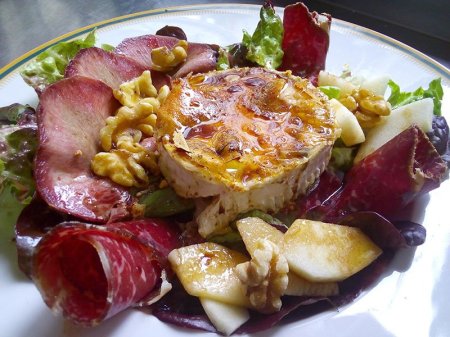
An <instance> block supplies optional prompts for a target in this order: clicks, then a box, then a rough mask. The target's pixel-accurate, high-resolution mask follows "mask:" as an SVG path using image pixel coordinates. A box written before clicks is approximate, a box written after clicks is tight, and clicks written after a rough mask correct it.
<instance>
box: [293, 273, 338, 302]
mask: <svg viewBox="0 0 450 337" xmlns="http://www.w3.org/2000/svg"><path fill="white" fill-rule="evenodd" d="M288 279H289V283H288V286H287V288H286V290H285V291H284V294H285V295H290V296H335V295H338V294H339V286H338V284H337V282H311V281H308V280H305V279H304V278H303V277H300V276H298V275H296V274H294V273H292V272H290V273H289V274H288Z"/></svg>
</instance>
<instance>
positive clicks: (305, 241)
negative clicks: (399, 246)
mask: <svg viewBox="0 0 450 337" xmlns="http://www.w3.org/2000/svg"><path fill="white" fill-rule="evenodd" d="M283 249H284V255H285V256H286V259H287V261H288V264H289V270H290V271H292V272H294V273H296V274H298V275H299V276H301V277H304V278H305V279H307V280H308V281H312V282H337V281H342V280H344V279H346V278H347V277H349V276H351V275H353V274H355V273H356V272H358V271H360V270H361V269H363V268H364V267H366V266H368V265H369V264H370V263H371V262H372V261H374V260H375V259H376V258H377V257H378V256H379V255H380V254H381V252H382V251H381V249H380V248H379V247H378V246H377V245H375V244H374V243H373V242H372V241H371V240H370V239H369V238H368V237H367V236H366V235H365V234H364V233H363V232H362V231H361V230H360V229H358V228H353V227H347V226H341V225H334V224H329V223H324V222H320V221H311V220H303V219H299V220H296V221H295V222H294V223H293V224H292V225H291V227H290V228H289V229H288V231H287V232H286V233H285V234H284V247H283Z"/></svg>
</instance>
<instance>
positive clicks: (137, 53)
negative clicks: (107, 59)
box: [115, 35, 217, 77]
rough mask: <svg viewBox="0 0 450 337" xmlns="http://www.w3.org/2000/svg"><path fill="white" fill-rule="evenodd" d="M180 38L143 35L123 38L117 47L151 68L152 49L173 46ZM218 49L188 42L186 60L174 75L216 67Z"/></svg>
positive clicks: (120, 51)
mask: <svg viewBox="0 0 450 337" xmlns="http://www.w3.org/2000/svg"><path fill="white" fill-rule="evenodd" d="M178 41H179V40H178V39H176V38H174V37H170V36H160V35H142V36H138V37H134V38H128V39H125V40H123V41H122V42H121V43H120V44H119V45H118V46H117V48H116V49H115V52H116V53H119V54H123V55H126V56H128V57H130V58H132V59H134V60H135V61H137V62H138V63H139V64H141V65H142V66H144V67H147V68H151V66H152V59H151V56H150V55H151V51H152V49H154V48H159V47H167V48H172V47H173V46H175V45H176V44H177V43H178ZM216 63H217V51H216V50H214V48H212V46H210V45H208V44H204V43H192V42H189V44H188V53H187V59H186V61H185V62H184V63H183V64H182V65H181V66H180V67H179V68H178V69H176V70H175V72H174V74H173V77H184V76H186V75H187V74H189V73H193V74H196V73H203V72H208V71H210V70H215V69H216Z"/></svg>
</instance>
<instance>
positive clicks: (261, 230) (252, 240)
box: [236, 217, 283, 257]
mask: <svg viewBox="0 0 450 337" xmlns="http://www.w3.org/2000/svg"><path fill="white" fill-rule="evenodd" d="M236 227H237V229H238V231H239V234H241V237H242V240H243V241H244V244H245V248H246V249H247V251H248V252H249V254H250V255H251V256H252V257H254V252H255V250H256V249H257V246H258V241H259V240H261V239H266V240H269V241H271V242H272V243H274V244H275V245H277V246H280V244H281V243H282V242H283V233H282V232H280V231H279V230H278V229H276V228H275V227H273V226H271V225H269V224H268V223H267V222H265V221H264V220H262V219H260V218H255V217H248V218H244V219H241V220H238V221H237V222H236Z"/></svg>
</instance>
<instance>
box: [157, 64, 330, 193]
mask: <svg viewBox="0 0 450 337" xmlns="http://www.w3.org/2000/svg"><path fill="white" fill-rule="evenodd" d="M157 130H158V138H159V139H162V142H163V146H164V148H165V149H166V150H167V151H168V153H170V155H171V156H172V158H173V159H175V160H176V161H178V162H179V163H180V164H182V165H183V166H184V167H185V168H187V169H188V170H190V171H192V172H193V173H194V174H200V175H201V176H202V177H203V178H205V179H207V180H208V181H213V182H217V183H222V184H225V185H226V186H228V187H229V188H230V189H232V190H237V191H243V190H248V189H249V188H251V187H252V186H256V185H259V184H261V183H264V182H266V181H274V180H275V179H276V178H277V177H279V176H281V175H283V174H284V173H286V172H287V171H290V170H292V169H295V168H297V167H299V166H301V165H303V164H304V163H306V162H307V161H308V158H309V157H310V156H311V155H312V154H313V153H314V152H315V151H317V150H318V149H321V148H322V147H323V146H327V145H332V144H333V143H334V141H335V139H336V137H337V126H336V124H335V117H334V114H333V113H332V112H331V110H330V108H329V106H328V100H327V98H326V96H325V95H324V94H322V93H321V92H320V91H319V90H318V89H317V88H315V87H314V86H313V85H311V84H310V83H309V82H308V81H307V80H305V79H301V78H299V77H296V76H292V75H291V74H290V73H289V72H284V73H282V72H276V71H269V70H266V69H263V68H236V69H229V70H225V71H217V72H210V73H207V74H198V75H194V76H189V77H187V78H181V79H177V80H176V81H175V82H174V83H173V87H172V91H171V92H170V94H169V96H168V98H167V100H166V102H165V104H163V105H162V106H161V108H160V110H159V111H158V124H157Z"/></svg>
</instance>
